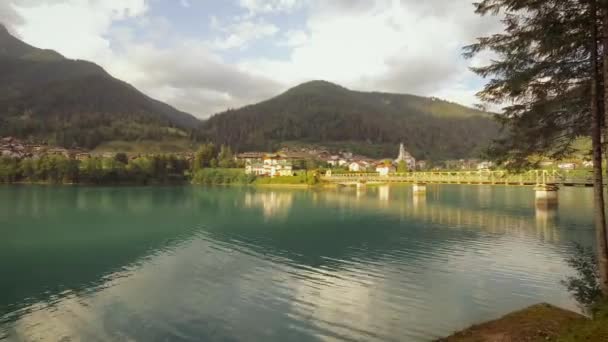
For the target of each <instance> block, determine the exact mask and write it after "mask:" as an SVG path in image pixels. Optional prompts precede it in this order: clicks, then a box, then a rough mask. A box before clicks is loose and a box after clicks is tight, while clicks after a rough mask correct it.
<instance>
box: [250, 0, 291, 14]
mask: <svg viewBox="0 0 608 342" xmlns="http://www.w3.org/2000/svg"><path fill="white" fill-rule="evenodd" d="M302 2H303V1H301V0H239V4H240V5H241V7H243V8H245V9H247V10H248V11H249V13H251V14H259V13H276V12H285V11H291V10H293V9H295V8H296V7H298V6H299V5H301V4H302Z"/></svg>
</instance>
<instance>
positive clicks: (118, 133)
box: [0, 25, 200, 148]
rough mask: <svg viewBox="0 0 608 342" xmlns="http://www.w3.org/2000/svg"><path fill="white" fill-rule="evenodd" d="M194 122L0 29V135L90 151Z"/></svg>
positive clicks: (85, 65)
mask: <svg viewBox="0 0 608 342" xmlns="http://www.w3.org/2000/svg"><path fill="white" fill-rule="evenodd" d="M199 123H200V121H199V120H198V119H196V118H195V117H193V116H192V115H190V114H187V113H184V112H181V111H179V110H177V109H175V108H173V107H171V106H169V105H167V104H165V103H162V102H160V101H156V100H154V99H152V98H150V97H148V96H146V95H145V94H143V93H141V92H140V91H138V90H137V89H135V88H134V87H133V86H131V85H129V84H127V83H125V82H122V81H120V80H118V79H116V78H114V77H112V76H111V75H109V74H108V73H107V72H106V71H105V70H103V68H101V67H100V66H98V65H96V64H94V63H91V62H87V61H80V60H70V59H66V58H64V57H63V56H61V55H60V54H59V53H57V52H55V51H52V50H43V49H38V48H35V47H33V46H30V45H28V44H26V43H24V42H22V41H20V40H18V39H17V38H15V37H13V36H11V35H10V34H9V33H8V31H7V30H6V28H4V27H3V26H2V25H0V136H2V135H15V136H18V137H22V138H29V139H32V140H43V141H48V142H50V143H53V144H57V145H63V146H67V147H70V146H81V147H87V148H94V147H96V146H97V145H99V144H100V143H103V142H106V141H112V140H124V141H138V140H145V139H152V140H163V139H169V140H170V139H174V138H176V137H180V138H181V137H183V136H184V135H185V134H188V131H189V130H191V129H193V128H194V127H196V126H197V125H199Z"/></svg>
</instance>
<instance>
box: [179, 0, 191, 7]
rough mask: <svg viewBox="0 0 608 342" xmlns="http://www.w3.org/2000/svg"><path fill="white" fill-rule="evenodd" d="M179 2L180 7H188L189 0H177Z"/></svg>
mask: <svg viewBox="0 0 608 342" xmlns="http://www.w3.org/2000/svg"><path fill="white" fill-rule="evenodd" d="M179 4H180V5H181V6H182V7H186V8H189V7H190V1H189V0H179Z"/></svg>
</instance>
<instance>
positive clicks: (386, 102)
mask: <svg viewBox="0 0 608 342" xmlns="http://www.w3.org/2000/svg"><path fill="white" fill-rule="evenodd" d="M497 130H498V125H497V124H496V123H495V122H494V120H492V117H491V115H490V114H487V113H484V112H481V111H478V110H475V109H471V108H466V107H463V106H460V105H457V104H454V103H449V102H446V101H442V100H439V99H432V98H424V97H418V96H412V95H398V94H386V93H364V92H357V91H351V90H348V89H346V88H343V87H340V86H338V85H335V84H332V83H329V82H324V81H313V82H309V83H305V84H302V85H299V86H297V87H295V88H292V89H290V90H288V91H287V92H285V93H283V94H281V95H279V96H277V97H275V98H272V99H270V100H268V101H264V102H261V103H258V104H255V105H251V106H247V107H244V108H241V109H237V110H229V111H227V112H224V113H220V114H217V115H215V116H213V117H211V118H210V119H209V120H207V121H205V122H204V123H203V124H202V126H201V128H200V130H198V131H197V132H196V137H197V139H198V140H201V141H214V142H216V143H218V144H225V145H229V146H232V147H233V148H235V149H236V150H238V151H251V150H260V151H272V150H276V149H277V148H278V147H279V146H280V145H281V144H282V143H284V142H288V141H297V142H300V143H303V144H321V145H334V146H346V145H348V147H349V149H350V150H352V151H354V152H357V153H360V152H363V151H365V153H363V154H365V155H367V156H370V157H383V156H386V155H391V154H393V153H395V151H394V148H395V145H398V143H399V142H401V141H403V142H404V143H405V144H406V145H407V146H408V149H410V150H411V152H412V153H413V154H414V155H415V156H416V157H417V158H419V159H443V158H447V159H457V158H461V157H474V156H477V155H478V154H479V153H480V152H481V151H482V150H483V149H484V148H486V147H487V146H488V143H489V142H490V140H491V139H492V138H494V137H495V136H496V133H497ZM389 153H390V154H389Z"/></svg>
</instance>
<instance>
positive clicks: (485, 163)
mask: <svg viewBox="0 0 608 342" xmlns="http://www.w3.org/2000/svg"><path fill="white" fill-rule="evenodd" d="M492 166H494V163H492V162H491V161H482V162H480V163H478V164H477V170H480V171H481V170H489V169H490V168H491V167H492Z"/></svg>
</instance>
